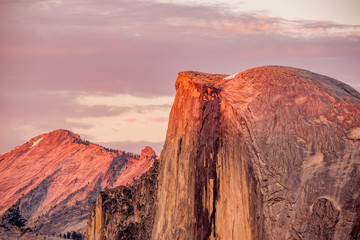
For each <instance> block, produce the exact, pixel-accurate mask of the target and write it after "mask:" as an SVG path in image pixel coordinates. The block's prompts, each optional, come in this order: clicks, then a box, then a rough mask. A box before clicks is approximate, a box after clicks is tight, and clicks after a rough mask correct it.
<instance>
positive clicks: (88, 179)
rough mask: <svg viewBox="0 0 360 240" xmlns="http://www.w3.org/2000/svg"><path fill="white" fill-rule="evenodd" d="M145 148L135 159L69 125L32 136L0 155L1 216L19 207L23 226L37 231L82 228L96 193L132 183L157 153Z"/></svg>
mask: <svg viewBox="0 0 360 240" xmlns="http://www.w3.org/2000/svg"><path fill="white" fill-rule="evenodd" d="M144 151H145V153H146V154H144V155H142V156H140V158H139V159H136V158H133V157H132V155H128V154H126V153H125V152H122V151H115V150H111V151H110V150H107V149H105V148H103V147H101V146H99V145H96V144H93V143H89V142H87V141H83V140H81V139H80V137H79V135H77V134H74V133H72V132H70V131H67V130H55V131H53V132H50V133H47V134H42V135H40V136H37V137H34V138H32V139H31V140H29V141H28V142H27V143H25V144H23V145H21V146H19V147H17V148H15V149H14V150H12V151H10V152H7V153H4V154H2V155H0V196H1V198H0V215H3V214H4V213H5V212H6V211H7V210H8V209H9V208H10V207H13V208H15V209H16V208H19V211H20V214H21V217H22V218H23V219H25V220H27V221H26V227H29V228H32V229H34V230H35V231H36V232H39V233H43V234H48V235H58V234H59V233H66V232H68V231H77V232H81V233H84V230H85V227H86V221H87V218H88V216H89V213H90V209H91V207H92V206H93V205H94V204H95V201H96V198H97V196H98V194H99V192H100V191H101V190H103V189H105V188H110V187H115V186H118V185H119V184H124V185H131V184H133V182H134V180H135V181H136V179H138V178H139V177H140V176H141V175H142V174H143V173H145V172H146V171H147V170H148V168H149V167H150V166H151V165H152V162H153V160H154V158H155V153H154V152H153V151H152V149H151V148H149V147H146V148H145V150H144ZM149 152H151V153H152V155H151V156H150V155H149V154H148V153H149ZM123 176H124V178H123Z"/></svg>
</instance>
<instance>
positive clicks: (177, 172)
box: [87, 66, 360, 240]
mask: <svg viewBox="0 0 360 240" xmlns="http://www.w3.org/2000/svg"><path fill="white" fill-rule="evenodd" d="M176 90H177V94H176V97H175V101H174V104H173V107H172V110H171V113H170V122H169V126H168V131H167V136H166V142H165V145H164V149H163V151H162V152H161V155H160V159H159V175H158V178H157V180H151V183H152V184H155V183H156V182H157V185H156V186H155V187H156V188H155V189H154V186H153V185H151V184H150V185H146V184H144V183H145V182H146V181H144V179H143V180H142V181H141V183H142V185H141V186H142V187H141V188H140V189H131V190H129V189H127V188H117V189H114V190H109V191H106V192H104V193H101V195H100V196H99V198H98V200H97V206H96V208H95V210H94V211H93V212H92V214H91V218H90V220H89V225H88V229H87V233H91V234H90V235H87V237H88V238H87V239H156V240H158V239H161V240H166V239H168V240H172V239H181V240H182V239H186V240H190V239H194V240H195V239H197V240H200V239H222V240H228V239H238V240H251V239H253V240H257V239H267V240H278V239H297V240H300V239H308V240H313V239H324V240H325V239H326V240H329V239H334V240H338V239H359V238H360V233H359V232H360V218H359V216H360V214H359V213H360V211H359V209H360V188H359V187H360V94H359V93H358V92H357V91H355V90H354V89H353V88H351V87H349V86H347V85H345V84H343V83H341V82H339V81H337V80H334V79H331V78H329V77H325V76H322V75H319V74H315V73H312V72H309V71H306V70H302V69H296V68H291V67H281V66H266V67H260V68H254V69H250V70H247V71H244V72H241V73H238V74H235V75H232V76H227V75H219V74H206V73H200V72H194V71H188V72H181V73H179V77H178V79H177V81H176ZM139 192H141V193H142V194H143V193H144V194H145V195H146V197H147V198H149V199H151V201H149V203H148V204H147V205H146V204H145V205H144V206H145V208H146V209H148V210H147V213H148V214H146V213H145V215H144V216H146V217H147V218H146V220H145V222H146V226H147V227H146V228H138V227H136V228H135V225H136V224H140V223H143V222H142V221H141V220H139V218H138V217H137V216H138V215H139V214H138V213H137V211H139V210H138V209H137V206H138V203H137V201H139V200H137V199H138V198H137V197H135V196H137V194H139ZM151 192H154V193H155V194H156V196H155V199H153V198H151V196H149V195H148V194H150V193H151ZM153 202H155V205H153ZM140 203H141V204H143V203H144V202H143V201H141V200H140ZM145 203H146V202H145ZM149 213H151V214H149ZM136 226H138V225H136ZM150 231H151V236H150ZM97 233H98V234H97ZM110 233H111V234H110ZM114 233H116V234H114ZM139 236H141V237H139Z"/></svg>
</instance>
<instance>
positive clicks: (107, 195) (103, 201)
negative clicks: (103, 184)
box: [85, 161, 159, 240]
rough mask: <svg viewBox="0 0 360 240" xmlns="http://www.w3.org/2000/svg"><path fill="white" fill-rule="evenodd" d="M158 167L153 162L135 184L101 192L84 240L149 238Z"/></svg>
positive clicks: (152, 219)
mask: <svg viewBox="0 0 360 240" xmlns="http://www.w3.org/2000/svg"><path fill="white" fill-rule="evenodd" d="M158 166H159V163H158V162H157V161H155V162H154V164H153V166H152V167H151V168H150V169H149V171H148V172H147V173H146V174H145V175H143V176H142V177H141V180H140V181H139V183H138V184H137V185H133V186H131V187H125V186H120V187H116V188H113V189H108V190H106V191H104V192H101V193H100V194H99V196H98V198H97V200H96V206H95V207H94V208H93V209H92V210H91V214H90V217H89V220H88V226H87V229H86V234H85V239H88V240H102V239H144V240H145V239H150V238H151V232H152V227H153V222H154V217H155V208H154V202H155V199H156V186H157V175H158Z"/></svg>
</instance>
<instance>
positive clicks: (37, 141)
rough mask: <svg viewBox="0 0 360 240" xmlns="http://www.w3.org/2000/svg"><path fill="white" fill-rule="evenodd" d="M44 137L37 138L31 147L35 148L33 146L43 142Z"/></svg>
mask: <svg viewBox="0 0 360 240" xmlns="http://www.w3.org/2000/svg"><path fill="white" fill-rule="evenodd" d="M43 138H44V137H42V138H39V139H38V140H36V141H35V142H33V144H32V145H31V147H30V148H33V147H35V146H36V145H38V144H39V143H40V142H41V140H43Z"/></svg>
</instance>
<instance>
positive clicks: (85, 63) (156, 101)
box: [0, 0, 360, 154]
mask: <svg viewBox="0 0 360 240" xmlns="http://www.w3.org/2000/svg"><path fill="white" fill-rule="evenodd" d="M359 13H360V1H359V0H343V1H338V0H311V1H310V0H302V1H295V0H271V1H269V0H244V1H220V0H210V1H209V0H206V1H204V0H183V1H179V0H177V1H175V0H158V1H155V0H101V1H100V0H66V1H65V0H64V1H63V0H1V1H0V36H1V37H0V122H1V125H0V153H4V152H7V151H9V150H11V149H12V148H14V147H16V146H17V145H21V144H23V143H24V142H26V141H27V140H29V139H30V138H32V137H34V136H37V135H40V134H42V133H46V132H49V131H52V130H55V129H68V130H71V131H73V132H75V133H78V134H80V135H81V137H82V138H83V139H86V140H89V141H92V142H95V143H98V144H100V145H103V146H105V147H110V148H115V149H121V150H125V151H130V152H135V153H139V152H140V150H141V149H142V148H143V147H144V146H145V145H149V146H152V147H153V148H154V149H155V151H156V152H157V153H158V154H159V153H160V151H161V149H162V145H163V142H164V140H165V136H166V130H167V125H168V118H169V113H170V109H171V105H172V103H173V99H174V96H175V87H174V86H175V81H176V78H177V74H178V72H181V71H186V70H196V71H202V72H209V73H223V74H232V73H235V72H241V71H244V70H246V69H249V68H252V67H258V66H263V65H285V66H293V67H298V68H304V69H307V70H310V71H313V72H316V73H320V74H324V75H327V76H330V77H333V78H335V79H338V80H340V81H343V82H345V83H347V84H349V85H350V86H352V87H353V88H355V89H356V90H358V91H360V79H359V76H360V68H359V66H360V14H359Z"/></svg>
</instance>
